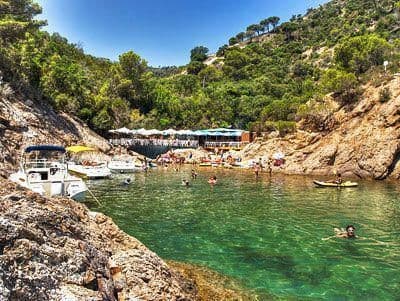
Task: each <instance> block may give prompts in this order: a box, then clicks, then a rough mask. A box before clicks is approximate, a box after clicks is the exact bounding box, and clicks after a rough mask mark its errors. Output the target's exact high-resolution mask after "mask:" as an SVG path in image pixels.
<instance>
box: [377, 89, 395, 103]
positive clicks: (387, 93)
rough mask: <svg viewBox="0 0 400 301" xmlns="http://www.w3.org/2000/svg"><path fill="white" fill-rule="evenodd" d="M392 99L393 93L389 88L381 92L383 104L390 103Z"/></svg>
mask: <svg viewBox="0 0 400 301" xmlns="http://www.w3.org/2000/svg"><path fill="white" fill-rule="evenodd" d="M391 98H392V92H391V91H390V89H389V88H388V87H385V88H383V89H382V90H380V91H379V101H380V102H381V103H385V102H388V101H389V100H390V99H391Z"/></svg>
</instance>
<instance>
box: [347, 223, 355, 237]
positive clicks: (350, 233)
mask: <svg viewBox="0 0 400 301" xmlns="http://www.w3.org/2000/svg"><path fill="white" fill-rule="evenodd" d="M346 232H347V235H348V236H355V235H356V234H355V232H356V227H354V226H353V225H348V226H347V227H346Z"/></svg>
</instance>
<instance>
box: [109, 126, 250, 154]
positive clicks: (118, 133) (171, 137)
mask: <svg viewBox="0 0 400 301" xmlns="http://www.w3.org/2000/svg"><path fill="white" fill-rule="evenodd" d="M109 132H110V139H109V142H110V144H112V145H114V146H125V147H127V148H128V149H131V150H133V151H135V152H138V153H140V154H146V155H149V154H151V155H152V156H151V157H153V156H154V154H162V153H165V152H167V151H168V150H170V149H177V148H197V147H203V148H205V149H209V150H215V149H219V150H221V149H223V150H230V149H241V148H243V147H244V146H245V145H246V144H248V143H250V142H251V135H250V133H249V132H247V131H243V130H240V129H227V128H217V129H206V130H196V131H192V130H174V129H168V130H164V131H160V130H156V129H152V130H146V129H132V130H130V129H128V128H121V129H117V130H110V131H109Z"/></svg>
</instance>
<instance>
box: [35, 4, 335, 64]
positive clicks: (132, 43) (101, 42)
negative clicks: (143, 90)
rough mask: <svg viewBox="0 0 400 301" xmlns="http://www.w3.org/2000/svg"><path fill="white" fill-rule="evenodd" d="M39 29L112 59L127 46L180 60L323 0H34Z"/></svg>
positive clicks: (162, 60)
mask: <svg viewBox="0 0 400 301" xmlns="http://www.w3.org/2000/svg"><path fill="white" fill-rule="evenodd" d="M37 2H39V3H40V4H41V5H42V7H43V15H42V16H41V19H46V20H47V21H48V24H49V25H48V26H47V27H46V28H45V30H47V31H49V32H58V33H60V34H61V35H62V36H64V37H66V38H68V40H69V41H70V42H73V43H79V44H81V45H82V46H83V49H84V50H85V52H86V53H88V54H92V55H95V56H99V57H106V58H109V59H112V60H117V59H118V56H119V55H120V54H121V53H123V52H126V51H128V50H133V51H134V52H136V53H137V54H139V55H140V56H141V57H142V58H144V59H145V60H146V61H148V62H149V64H150V65H152V66H160V65H161V66H167V65H184V64H186V63H188V61H189V53H190V50H191V49H192V48H193V47H195V46H200V45H202V46H206V47H208V48H209V49H210V52H215V51H216V50H217V49H218V48H219V47H220V46H221V45H223V44H225V43H227V42H228V39H229V38H230V37H232V36H234V35H236V34H237V33H238V32H240V31H244V30H245V28H246V27H247V26H248V25H250V24H253V23H258V22H259V21H260V20H262V19H264V18H266V17H269V16H273V15H276V16H278V17H280V18H281V20H287V19H289V18H290V17H291V16H292V15H293V14H303V13H304V12H305V11H306V9H307V8H309V7H317V6H318V5H319V4H322V3H325V2H327V0H201V1H199V0H147V1H139V0H113V1H110V0H37Z"/></svg>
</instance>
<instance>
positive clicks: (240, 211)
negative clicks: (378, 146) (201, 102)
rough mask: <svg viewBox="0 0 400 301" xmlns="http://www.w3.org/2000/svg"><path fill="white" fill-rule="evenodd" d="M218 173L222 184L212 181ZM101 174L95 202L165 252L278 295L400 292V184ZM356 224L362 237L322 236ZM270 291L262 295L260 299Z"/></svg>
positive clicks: (227, 174)
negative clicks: (343, 185) (107, 177)
mask: <svg viewBox="0 0 400 301" xmlns="http://www.w3.org/2000/svg"><path fill="white" fill-rule="evenodd" d="M213 174H216V175H217V177H218V179H219V182H218V184H217V185H216V186H215V187H214V188H210V185H208V184H207V179H208V177H209V176H211V175H213ZM124 177H126V176H116V177H114V178H113V179H112V180H107V181H93V182H90V183H89V187H90V188H91V189H92V190H93V191H94V193H95V194H96V196H97V197H99V198H100V199H101V202H102V204H103V206H102V207H100V208H96V207H92V208H91V209H93V210H98V211H102V212H104V213H105V214H107V215H109V216H111V217H112V218H113V219H114V221H115V222H116V223H117V224H118V225H119V226H120V227H121V228H122V229H123V230H124V231H126V232H127V233H129V234H131V235H132V236H135V237H136V238H138V239H139V240H140V241H142V242H143V243H144V244H145V245H146V246H148V247H149V248H150V249H152V250H153V251H154V252H156V253H157V254H158V255H160V256H161V257H162V258H164V259H170V260H175V261H181V262H187V263H192V264H199V265H203V266H206V267H208V268H211V269H213V270H215V271H217V272H219V273H221V274H223V275H226V276H229V277H232V278H234V279H236V280H238V281H239V282H240V283H241V284H242V285H243V286H244V287H245V288H246V289H249V290H251V291H253V292H254V293H256V294H260V295H262V294H272V295H273V296H276V297H277V298H279V299H293V300H297V299H301V300H303V299H307V300H310V299H317V300H319V299H327V300H361V299H365V300H377V299H381V300H394V299H397V298H399V297H400V266H399V263H400V197H399V193H400V187H399V184H398V183H392V184H391V183H376V182H361V183H360V186H359V187H358V188H347V189H337V188H315V187H314V185H313V184H312V179H311V178H307V177H306V178H302V177H284V176H273V177H272V178H269V176H268V175H262V176H261V177H260V178H259V179H258V180H256V179H255V178H254V176H253V174H252V173H251V172H249V171H240V170H234V171H228V170H218V169H215V170H210V169H208V170H201V169H200V171H199V176H198V178H197V179H196V180H194V181H191V187H189V188H186V187H183V186H181V180H182V179H184V178H185V179H189V178H190V169H187V168H186V169H184V170H182V171H180V172H173V171H165V170H162V169H160V170H154V171H152V172H150V173H148V174H144V173H138V174H134V175H130V177H131V178H132V180H133V181H132V184H131V185H129V186H123V185H122V181H123V179H124ZM350 223H351V224H354V225H355V227H356V228H357V231H356V232H357V235H359V236H360V237H362V238H359V239H339V238H333V239H330V240H326V241H324V240H322V238H326V237H329V236H332V235H333V228H334V227H345V226H346V225H347V224H350ZM261 299H262V298H261Z"/></svg>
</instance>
